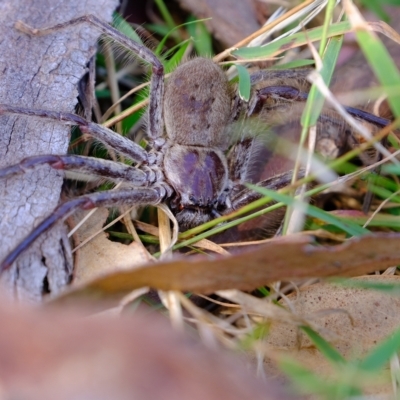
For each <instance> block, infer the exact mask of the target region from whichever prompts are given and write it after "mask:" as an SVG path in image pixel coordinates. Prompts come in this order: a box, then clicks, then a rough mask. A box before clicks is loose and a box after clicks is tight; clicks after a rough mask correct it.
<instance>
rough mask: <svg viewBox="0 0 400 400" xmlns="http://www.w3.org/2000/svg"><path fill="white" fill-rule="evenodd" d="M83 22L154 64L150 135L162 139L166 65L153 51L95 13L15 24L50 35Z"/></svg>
mask: <svg viewBox="0 0 400 400" xmlns="http://www.w3.org/2000/svg"><path fill="white" fill-rule="evenodd" d="M83 23H87V24H90V25H92V26H94V27H95V28H96V29H98V30H99V31H100V32H101V33H102V34H104V35H106V36H108V37H110V38H112V39H113V40H115V41H116V42H118V43H120V44H122V45H123V46H124V47H126V48H127V49H128V50H131V51H132V52H134V53H136V54H137V55H138V56H139V57H140V58H141V59H142V60H144V61H146V62H148V63H149V64H151V66H152V71H153V73H152V75H151V85H150V86H151V88H150V92H151V95H150V104H149V120H148V128H147V129H148V132H147V133H148V136H149V138H151V139H152V140H153V141H156V139H160V138H161V136H162V134H163V129H164V125H163V116H162V113H163V109H162V101H161V100H162V99H163V96H164V67H163V65H162V64H161V62H160V60H159V59H158V58H157V56H156V55H155V54H153V53H152V52H151V50H150V49H148V48H147V47H145V46H143V45H142V44H139V43H137V42H135V41H133V40H131V39H129V38H128V37H126V36H125V35H123V34H122V33H120V32H119V31H118V30H116V29H115V28H113V27H112V26H110V25H108V24H107V23H105V22H103V21H102V20H101V19H99V18H97V17H95V16H94V15H91V14H89V15H83V16H82V17H78V18H75V19H72V20H70V21H66V22H64V23H61V24H57V25H54V26H52V27H47V28H41V29H35V28H32V27H30V26H28V25H26V24H24V23H23V22H21V21H18V22H17V23H16V25H15V27H16V28H17V29H19V30H20V31H22V32H24V33H27V34H28V35H32V36H36V35H48V34H50V33H52V32H55V31H58V30H60V29H64V28H67V27H70V26H74V25H80V24H83Z"/></svg>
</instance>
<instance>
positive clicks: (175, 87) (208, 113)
mask: <svg viewBox="0 0 400 400" xmlns="http://www.w3.org/2000/svg"><path fill="white" fill-rule="evenodd" d="M230 112H231V100H230V88H229V84H228V80H227V78H226V76H225V74H224V72H223V71H222V70H221V68H220V67H219V66H218V65H217V64H215V63H214V62H213V61H212V60H210V59H207V58H195V59H193V60H190V61H188V62H186V63H184V64H182V65H180V66H179V67H178V68H177V69H176V70H175V71H174V72H173V73H172V75H171V77H170V78H169V80H168V82H167V85H166V90H165V96H164V118H165V127H166V131H167V135H168V138H169V139H170V140H172V141H173V142H174V143H179V144H184V145H188V146H206V147H216V148H218V149H221V150H225V149H226V147H227V139H228V138H227V135H226V131H225V128H226V126H227V125H228V120H229V116H230Z"/></svg>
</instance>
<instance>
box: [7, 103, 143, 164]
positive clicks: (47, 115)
mask: <svg viewBox="0 0 400 400" xmlns="http://www.w3.org/2000/svg"><path fill="white" fill-rule="evenodd" d="M4 113H9V114H18V115H29V116H33V117H39V118H43V119H48V120H54V121H58V122H60V123H61V124H65V125H76V126H79V128H80V130H81V131H82V132H84V133H87V134H90V135H91V136H93V137H94V138H95V139H97V140H99V141H101V142H102V143H104V144H106V145H108V146H110V147H112V148H113V149H114V150H116V151H118V152H119V153H121V154H123V155H125V156H127V157H128V158H130V159H132V160H133V161H136V162H145V163H149V159H148V154H147V152H146V151H145V150H144V149H143V148H142V147H141V146H139V145H138V144H137V143H135V142H132V140H129V139H127V138H125V137H123V136H121V135H118V134H116V133H115V132H114V131H112V130H111V129H108V128H106V127H104V126H101V125H98V124H96V123H94V122H89V121H86V120H85V119H84V118H82V117H80V116H79V115H76V114H71V113H63V112H57V111H49V110H35V109H31V108H23V107H18V106H10V105H7V104H0V115H1V114H4Z"/></svg>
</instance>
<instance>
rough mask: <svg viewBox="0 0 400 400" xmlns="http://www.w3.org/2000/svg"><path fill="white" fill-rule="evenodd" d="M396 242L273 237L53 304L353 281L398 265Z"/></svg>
mask: <svg viewBox="0 0 400 400" xmlns="http://www.w3.org/2000/svg"><path fill="white" fill-rule="evenodd" d="M399 243H400V234H396V233H377V234H371V235H366V236H363V237H360V238H353V239H351V240H349V241H348V242H346V243H343V244H341V245H338V246H331V247H325V246H315V245H312V243H311V240H310V238H307V237H304V236H300V237H299V236H295V237H293V238H292V237H284V238H277V239H275V240H272V241H270V242H268V243H266V244H265V245H263V246H260V247H259V248H257V249H256V250H252V251H244V252H243V253H240V254H238V255H235V256H230V257H223V256H213V257H212V258H211V257H210V258H206V257H183V256H181V257H179V258H178V257H177V258H176V259H175V260H172V261H168V262H159V263H156V264H153V265H146V266H143V267H140V268H137V267H135V268H134V269H133V270H127V271H120V272H116V273H113V274H110V275H108V276H104V277H101V278H99V279H96V280H94V281H92V282H90V283H88V284H86V285H83V286H80V287H76V288H75V289H72V290H70V291H68V292H66V293H65V294H64V295H62V296H60V297H59V298H58V300H56V301H59V302H62V301H68V300H70V301H75V300H78V299H79V298H81V297H84V298H90V297H92V296H93V297H94V298H96V299H98V298H99V297H100V298H101V297H102V298H106V297H108V296H122V295H124V294H126V293H128V292H130V291H131V290H134V289H137V288H141V287H145V286H149V287H152V288H154V289H158V290H181V291H192V292H197V293H212V292H214V291H216V290H224V289H242V290H251V289H254V288H256V287H258V286H261V285H264V284H267V283H270V282H274V281H279V280H292V279H296V278H309V277H327V276H357V275H362V274H366V273H370V272H372V271H375V270H379V269H383V268H387V267H390V266H392V265H396V264H400V248H399Z"/></svg>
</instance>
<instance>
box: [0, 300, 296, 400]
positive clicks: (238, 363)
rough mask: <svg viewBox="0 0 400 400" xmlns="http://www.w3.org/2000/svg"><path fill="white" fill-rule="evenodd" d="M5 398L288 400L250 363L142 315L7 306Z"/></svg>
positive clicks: (1, 347) (3, 314) (0, 376)
mask: <svg viewBox="0 0 400 400" xmlns="http://www.w3.org/2000/svg"><path fill="white" fill-rule="evenodd" d="M0 320H1V321H2V329H1V331H0V354H1V357H0V397H1V398H2V399H29V400H36V399H38V400H39V399H58V400H66V399H78V398H79V399H98V400H105V399H119V400H123V399H165V400H172V399H173V400H179V399H191V400H203V399H209V400H214V399H215V400H217V399H232V400H241V399H247V398H251V399H260V400H261V399H264V400H265V399H266V400H272V399H288V398H289V396H287V395H286V394H285V393H283V391H282V390H281V388H279V387H278V385H276V384H274V383H271V382H270V381H269V380H268V381H267V382H262V381H260V380H256V379H255V377H254V376H252V375H251V374H250V373H249V371H248V368H246V367H245V365H244V363H243V360H242V359H240V358H238V357H232V356H228V354H225V353H223V352H220V351H218V352H217V351H210V350H207V349H206V348H204V347H203V346H201V345H200V343H198V342H197V341H194V340H193V339H189V338H188V337H187V336H184V335H182V334H178V333H177V332H174V331H173V330H172V329H171V327H170V326H169V325H168V324H167V322H166V321H165V320H161V318H157V317H156V316H155V315H151V316H149V315H147V316H143V315H141V314H140V313H137V314H135V315H134V316H132V315H131V316H130V318H129V319H128V318H127V319H123V318H111V317H108V318H105V317H97V318H90V319H85V318H82V315H81V314H78V313H71V312H70V311H69V312H66V311H65V310H60V309H57V310H55V311H53V310H47V312H44V310H41V311H38V310H37V309H31V308H23V309H21V308H16V307H15V306H11V305H7V304H5V302H4V301H1V302H0Z"/></svg>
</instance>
